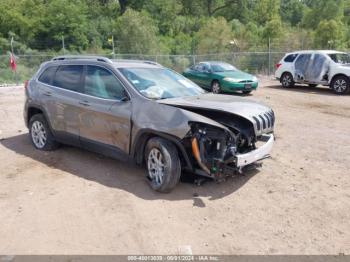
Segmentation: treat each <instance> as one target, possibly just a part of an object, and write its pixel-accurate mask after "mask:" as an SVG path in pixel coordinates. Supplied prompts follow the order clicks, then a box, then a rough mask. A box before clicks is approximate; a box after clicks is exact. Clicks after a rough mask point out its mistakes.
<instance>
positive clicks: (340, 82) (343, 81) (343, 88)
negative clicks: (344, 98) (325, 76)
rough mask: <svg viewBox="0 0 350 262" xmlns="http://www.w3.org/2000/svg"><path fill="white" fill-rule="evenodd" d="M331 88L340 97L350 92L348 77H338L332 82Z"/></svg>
mask: <svg viewBox="0 0 350 262" xmlns="http://www.w3.org/2000/svg"><path fill="white" fill-rule="evenodd" d="M331 88H332V90H333V91H334V92H335V93H336V94H338V95H343V94H345V93H348V92H349V91H350V80H349V78H348V77H346V76H336V77H334V78H333V80H332V82H331Z"/></svg>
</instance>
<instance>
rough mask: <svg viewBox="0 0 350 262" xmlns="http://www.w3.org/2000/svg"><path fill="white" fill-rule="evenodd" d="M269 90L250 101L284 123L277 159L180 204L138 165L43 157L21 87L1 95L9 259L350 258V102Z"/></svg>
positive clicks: (189, 193) (4, 239) (317, 92)
mask: <svg viewBox="0 0 350 262" xmlns="http://www.w3.org/2000/svg"><path fill="white" fill-rule="evenodd" d="M261 82H262V84H261V86H262V87H261V88H260V89H259V90H258V91H257V92H255V93H253V95H250V96H249V98H251V99H256V100H259V101H262V102H265V103H266V104H268V105H270V106H271V107H272V108H273V109H274V111H275V113H276V117H277V123H276V127H275V133H276V137H277V139H276V143H275V147H274V149H273V153H272V158H270V159H267V160H265V161H264V165H263V167H262V168H260V169H259V170H256V171H252V172H249V173H247V174H245V175H243V176H238V177H235V178H232V179H229V180H228V181H226V182H225V183H221V184H216V183H213V182H207V183H205V184H203V185H202V186H200V187H198V186H195V185H193V184H192V183H185V182H183V183H180V184H179V185H178V186H177V187H176V189H175V190H174V191H173V192H172V193H170V194H158V193H155V192H153V191H152V190H151V189H150V188H149V187H148V186H147V184H146V182H145V179H144V175H145V171H144V170H143V169H142V168H141V167H137V166H135V165H133V164H130V163H124V162H120V161H117V160H113V159H109V158H105V157H103V156H100V155H98V154H94V153H90V152H87V151H83V150H81V149H78V148H73V147H67V146H65V147H62V148H60V149H59V150H57V151H55V152H41V151H37V150H34V148H33V147H32V145H31V144H30V141H29V137H28V131H27V129H26V128H25V126H24V123H23V117H22V109H23V101H24V95H23V88H22V87H1V88H0V140H1V141H0V221H1V224H0V254H131V253H132V254H168V253H172V254H179V253H182V252H184V251H183V250H185V252H191V251H192V252H193V254H339V253H345V254H350V232H349V229H350V171H349V170H350V96H349V95H347V96H336V95H333V94H332V93H331V92H330V91H329V90H328V89H326V88H309V87H295V88H293V89H288V90H285V89H282V88H281V87H279V84H278V83H277V82H276V81H272V80H268V79H266V78H264V79H261Z"/></svg>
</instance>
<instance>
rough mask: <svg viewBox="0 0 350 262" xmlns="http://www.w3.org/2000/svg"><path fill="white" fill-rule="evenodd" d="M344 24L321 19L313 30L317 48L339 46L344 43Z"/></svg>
mask: <svg viewBox="0 0 350 262" xmlns="http://www.w3.org/2000/svg"><path fill="white" fill-rule="evenodd" d="M344 32H345V30H344V25H343V24H342V23H341V22H339V21H337V20H322V21H321V22H320V23H319V25H318V26H317V29H316V31H315V44H316V46H317V47H319V48H329V49H335V48H341V47H343V43H344Z"/></svg>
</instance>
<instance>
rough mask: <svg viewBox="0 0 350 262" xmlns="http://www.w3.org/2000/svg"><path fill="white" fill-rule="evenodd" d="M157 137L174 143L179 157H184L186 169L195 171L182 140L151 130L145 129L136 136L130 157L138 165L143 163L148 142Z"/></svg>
mask: <svg viewBox="0 0 350 262" xmlns="http://www.w3.org/2000/svg"><path fill="white" fill-rule="evenodd" d="M155 136H157V137H162V138H164V139H167V140H169V141H170V142H172V143H173V144H174V145H175V146H176V148H177V150H178V152H179V155H180V156H182V158H183V160H184V161H185V164H186V166H185V169H187V170H191V171H192V170H194V168H193V164H192V163H191V160H190V158H189V156H188V154H187V152H186V149H185V147H184V145H183V144H182V143H181V140H180V139H179V138H177V137H175V136H172V135H169V134H167V133H163V132H159V131H156V130H153V129H149V128H144V129H141V130H140V131H138V133H137V134H136V135H135V138H134V139H133V141H134V142H133V143H132V145H131V149H130V156H131V157H132V158H133V159H135V160H136V163H137V164H141V163H142V160H143V155H144V154H143V153H144V150H145V147H146V143H147V141H148V140H149V139H150V138H151V137H155Z"/></svg>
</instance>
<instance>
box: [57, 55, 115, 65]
mask: <svg viewBox="0 0 350 262" xmlns="http://www.w3.org/2000/svg"><path fill="white" fill-rule="evenodd" d="M73 59H83V60H96V61H100V62H105V63H109V64H112V63H113V62H112V60H110V59H108V58H107V57H103V56H88V55H87V56H84V55H66V56H56V57H54V58H52V59H51V61H61V60H73Z"/></svg>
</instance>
